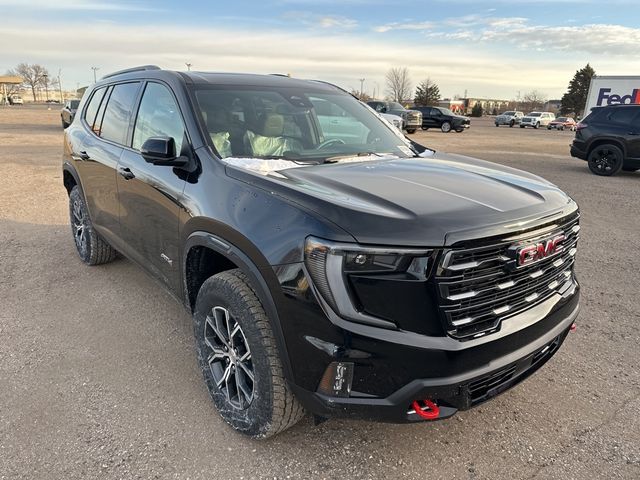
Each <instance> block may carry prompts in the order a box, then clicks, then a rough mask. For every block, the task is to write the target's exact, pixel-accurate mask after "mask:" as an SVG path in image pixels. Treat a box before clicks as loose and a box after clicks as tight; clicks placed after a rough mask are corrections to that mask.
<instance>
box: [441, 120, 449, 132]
mask: <svg viewBox="0 0 640 480" xmlns="http://www.w3.org/2000/svg"><path fill="white" fill-rule="evenodd" d="M440 130H442V131H443V132H444V133H449V132H450V131H451V124H450V123H449V122H443V123H442V125H441V126H440Z"/></svg>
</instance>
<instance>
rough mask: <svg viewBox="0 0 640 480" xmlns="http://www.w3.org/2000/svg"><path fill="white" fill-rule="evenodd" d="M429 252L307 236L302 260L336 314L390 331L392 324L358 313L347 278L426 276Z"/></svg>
mask: <svg viewBox="0 0 640 480" xmlns="http://www.w3.org/2000/svg"><path fill="white" fill-rule="evenodd" d="M431 256H432V251H430V250H419V249H398V248H380V247H363V246H360V245H356V244H349V243H334V242H329V241H326V240H321V239H318V238H314V237H308V238H307V240H306V243H305V252H304V259H305V265H306V267H307V271H308V272H309V275H310V276H311V280H312V281H313V285H314V286H315V288H316V290H317V291H318V293H319V294H320V296H321V297H322V300H324V301H325V302H326V304H327V305H328V306H329V307H330V308H331V309H332V310H333V311H334V312H336V313H337V314H338V315H340V316H341V317H343V318H347V319H349V320H353V321H356V322H359V323H367V324H370V325H375V326H379V327H387V328H394V327H395V326H396V325H395V324H394V323H392V322H389V321H388V320H382V319H379V318H375V317H372V316H370V315H367V314H365V313H363V312H361V311H360V310H359V309H358V306H357V304H356V302H354V299H353V296H352V294H351V293H350V292H349V287H348V284H349V282H348V277H349V275H374V276H375V275H392V274H398V273H401V272H404V273H406V274H408V275H412V276H415V277H418V278H420V277H426V275H427V272H428V269H429V267H430V260H431Z"/></svg>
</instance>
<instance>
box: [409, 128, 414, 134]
mask: <svg viewBox="0 0 640 480" xmlns="http://www.w3.org/2000/svg"><path fill="white" fill-rule="evenodd" d="M407 133H416V129H415V128H407Z"/></svg>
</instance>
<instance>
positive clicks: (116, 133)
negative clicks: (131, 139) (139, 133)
mask: <svg viewBox="0 0 640 480" xmlns="http://www.w3.org/2000/svg"><path fill="white" fill-rule="evenodd" d="M139 86H140V84H139V83H137V82H136V83H122V84H120V85H116V86H115V87H113V91H112V92H111V96H110V97H109V103H108V104H107V108H106V110H105V112H104V117H103V119H102V126H101V128H100V136H101V137H102V138H105V139H107V140H111V141H113V142H116V143H120V144H123V145H124V143H125V142H126V139H127V130H128V129H129V121H130V120H131V110H133V103H134V102H135V100H136V93H137V92H138V87H139Z"/></svg>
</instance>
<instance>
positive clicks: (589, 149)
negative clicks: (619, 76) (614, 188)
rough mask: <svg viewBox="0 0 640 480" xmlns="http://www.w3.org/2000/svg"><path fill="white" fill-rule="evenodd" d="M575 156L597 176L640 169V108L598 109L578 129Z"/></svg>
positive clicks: (572, 154) (633, 106)
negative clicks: (583, 161) (586, 164)
mask: <svg viewBox="0 0 640 480" xmlns="http://www.w3.org/2000/svg"><path fill="white" fill-rule="evenodd" d="M571 156H572V157H577V158H580V159H582V160H586V161H587V163H588V165H589V170H591V172H592V173H595V174H596V175H603V176H610V175H615V174H616V173H618V172H619V171H620V170H623V171H625V172H635V171H636V170H639V169H640V105H608V106H605V107H595V108H592V109H591V113H589V115H587V116H586V117H585V118H584V119H583V120H582V121H581V122H580V123H578V125H577V126H576V136H575V138H574V140H573V143H572V144H571Z"/></svg>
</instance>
